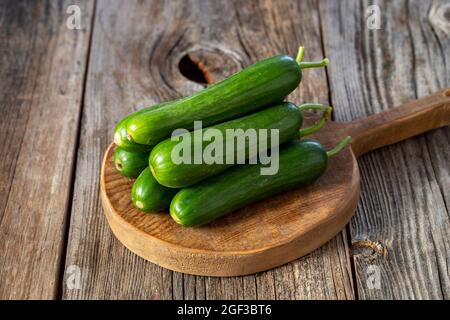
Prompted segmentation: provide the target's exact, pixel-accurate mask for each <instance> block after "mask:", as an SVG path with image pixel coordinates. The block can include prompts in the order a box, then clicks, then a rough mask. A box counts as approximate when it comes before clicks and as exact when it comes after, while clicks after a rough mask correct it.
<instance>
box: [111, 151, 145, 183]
mask: <svg viewBox="0 0 450 320" xmlns="http://www.w3.org/2000/svg"><path fill="white" fill-rule="evenodd" d="M148 156H149V153H148V152H145V153H141V152H129V151H126V150H124V149H122V148H121V147H116V150H115V151H114V164H115V166H116V169H117V170H118V171H119V173H120V174H121V175H123V176H125V177H130V178H136V177H137V176H138V175H139V174H140V173H141V172H142V170H144V169H145V168H146V167H147V166H148Z"/></svg>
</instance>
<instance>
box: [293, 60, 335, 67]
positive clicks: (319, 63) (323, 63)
mask: <svg viewBox="0 0 450 320" xmlns="http://www.w3.org/2000/svg"><path fill="white" fill-rule="evenodd" d="M329 63H330V60H328V58H325V59H322V60H319V61H308V62H307V61H305V62H300V63H299V64H298V65H299V66H300V69H307V68H321V67H325V66H327V65H328V64H329Z"/></svg>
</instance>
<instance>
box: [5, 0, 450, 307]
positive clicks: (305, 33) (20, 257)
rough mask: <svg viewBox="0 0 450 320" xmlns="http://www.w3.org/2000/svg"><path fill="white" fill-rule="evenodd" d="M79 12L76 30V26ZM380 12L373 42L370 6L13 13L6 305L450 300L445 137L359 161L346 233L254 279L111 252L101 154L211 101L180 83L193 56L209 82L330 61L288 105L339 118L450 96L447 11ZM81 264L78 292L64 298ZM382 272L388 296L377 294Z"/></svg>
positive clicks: (151, 6) (11, 7) (20, 6)
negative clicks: (259, 66) (129, 124)
mask: <svg viewBox="0 0 450 320" xmlns="http://www.w3.org/2000/svg"><path fill="white" fill-rule="evenodd" d="M74 3H75V4H78V5H79V6H80V7H81V10H82V15H81V17H82V30H69V29H67V28H66V26H65V23H66V17H67V14H66V13H65V10H66V8H67V6H68V5H70V4H74ZM376 3H377V4H379V5H380V8H381V14H382V16H381V18H382V29H381V30H368V29H367V28H366V19H365V12H366V8H367V6H368V5H369V4H372V2H371V1H370V2H369V1H357V0H354V1H339V2H336V1H332V0H329V1H313V0H311V1H273V2H271V1H234V2H232V1H200V0H198V1H178V2H175V1H167V3H164V2H163V1H156V0H155V1H139V2H138V1H127V2H125V1H114V2H113V1H106V0H103V1H101V0H100V1H97V10H96V12H95V13H93V7H94V3H93V1H89V2H86V1H83V2H78V1H75V2H74V1H61V2H58V3H56V2H53V1H45V2H44V1H42V2H37V3H35V2H28V1H3V2H2V3H1V4H0V9H1V10H0V25H1V30H2V34H1V35H0V48H1V49H0V50H1V52H2V60H1V63H0V66H1V67H0V79H1V86H0V93H1V95H0V97H1V98H0V99H1V100H0V106H1V110H2V111H3V116H2V118H1V119H0V132H1V137H2V144H0V148H1V149H0V150H1V152H0V154H1V157H2V161H1V162H0V168H1V170H0V191H1V192H0V257H1V258H0V297H1V298H11V297H12V298H55V297H59V294H60V292H59V290H60V289H63V292H62V294H63V298H66V299H76V298H147V299H149V298H162V299H182V298H187V299H215V298H226V299H228V298H239V299H241V298H250V299H272V298H276V299H289V298H296V299H301V298H308V299H314V298H325V299H352V298H355V297H356V298H360V299H373V298H441V299H442V298H444V299H448V298H449V296H450V293H449V292H450V289H449V287H450V286H449V274H450V272H449V265H448V261H449V252H450V250H449V247H450V245H449V230H450V227H449V211H448V210H449V207H448V204H449V203H450V202H449V201H450V178H449V172H448V170H449V166H448V163H449V162H450V161H449V159H450V154H449V150H450V132H449V131H450V129H449V128H446V129H439V130H435V131H433V132H430V133H428V134H426V135H422V136H420V137H417V138H415V139H411V140H409V141H406V142H403V143H400V144H398V145H395V146H391V147H387V148H384V149H382V150H379V151H375V152H373V153H371V154H368V155H366V156H365V157H363V158H362V159H360V169H361V173H362V177H363V181H362V198H361V202H360V205H359V209H358V211H357V214H356V216H355V218H354V219H353V220H352V222H351V224H350V225H349V228H348V230H346V231H344V232H342V233H341V234H340V235H339V236H337V237H336V238H335V239H333V240H332V241H330V242H329V243H328V244H326V245H325V246H323V247H322V248H320V249H318V250H316V251H314V252H313V253H311V254H310V255H308V256H306V257H304V258H302V259H299V260H297V261H295V262H293V263H290V264H287V265H285V266H282V267H280V268H276V269H274V270H271V271H267V272H263V273H260V274H256V275H251V276H245V277H233V278H211V277H199V276H190V275H184V274H180V273H176V272H171V271H168V270H165V269H163V268H160V267H157V266H155V265H153V264H151V263H149V262H145V261H144V260H142V259H140V258H138V257H137V256H135V255H134V254H132V253H130V252H129V251H127V249H125V248H124V247H123V246H122V245H121V244H120V243H119V242H118V241H117V240H115V238H114V237H113V236H112V234H111V232H110V230H109V228H108V226H107V224H106V221H105V218H104V216H103V213H102V209H101V204H100V199H99V169H100V163H101V156H102V154H103V152H104V150H105V149H106V147H107V145H108V144H109V142H110V141H111V140H112V131H113V127H114V125H115V123H116V122H117V121H118V120H119V119H120V118H121V117H123V116H124V115H125V114H127V113H129V112H131V111H132V110H135V109H137V108H139V107H142V106H145V105H147V104H151V103H154V102H158V101H161V100H168V99H172V98H175V97H178V96H182V95H186V94H189V93H191V92H193V91H194V90H198V89H199V88H201V86H202V85H201V84H197V83H194V82H192V81H188V80H187V79H186V78H184V77H183V76H182V75H181V74H180V72H179V70H178V62H179V60H180V59H181V57H183V56H184V55H185V54H186V53H188V52H189V53H190V54H189V57H190V59H191V60H192V61H194V62H196V63H198V64H199V66H200V67H201V68H203V70H204V71H206V76H205V78H206V79H207V80H209V81H217V80H219V79H221V78H223V77H224V76H226V75H228V74H230V73H232V72H235V71H236V70H239V69H240V68H242V67H243V66H245V65H247V64H249V63H251V62H253V61H256V60H258V59H260V58H263V57H267V56H270V55H271V54H275V53H279V52H286V53H289V54H291V55H293V54H295V51H296V49H297V46H298V45H299V44H303V45H305V46H306V47H307V54H306V58H319V57H322V56H323V55H324V54H326V55H328V56H329V57H330V58H331V61H332V63H331V65H330V67H329V69H328V71H327V72H326V73H325V72H324V71H323V70H308V72H305V73H304V82H303V84H302V86H301V88H300V90H297V91H296V92H295V93H294V94H293V95H292V96H291V97H290V98H291V99H292V100H293V101H294V102H297V103H300V102H304V101H307V100H314V101H320V102H327V101H328V99H329V98H331V101H330V102H332V103H333V104H334V105H335V109H336V112H335V118H336V119H337V120H351V119H356V118H360V117H363V116H366V115H370V114H373V113H376V112H379V111H381V110H385V109H387V108H391V107H393V106H395V105H397V104H399V103H401V102H404V101H407V100H410V99H414V98H416V97H420V96H424V95H427V94H429V93H431V92H433V91H436V90H438V89H440V88H442V87H446V86H449V84H450V83H449V82H450V79H449V77H450V62H449V60H448V57H449V56H450V55H449V52H450V39H449V37H450V18H449V17H450V13H449V12H450V8H449V4H448V1H444V0H440V1H437V0H435V1H430V0H428V1H419V0H416V1H395V2H392V1H390V2H388V1H386V2H384V1H383V2H376ZM94 16H95V17H94ZM92 19H94V28H93V30H91V29H90V22H91V21H92ZM91 31H92V32H93V33H92V34H91ZM90 35H92V36H93V41H92V50H91V52H90V54H89V58H88V44H89V36H90ZM323 50H324V51H325V52H323ZM87 59H89V72H88V75H87V79H86V82H84V72H85V64H86V60H87ZM328 83H329V85H330V88H329V87H328V85H327V84H328ZM83 86H84V87H85V88H86V92H85V94H84V96H83ZM82 99H83V100H82ZM82 101H83V103H82ZM83 104H84V108H82V106H83ZM81 110H82V113H81ZM80 119H81V127H79V126H78V123H79V122H80ZM77 129H79V136H78V130H77ZM49 137H50V139H49ZM78 140H79V148H78V142H77V141H78ZM77 148H78V150H77ZM74 166H76V171H75V181H73V176H72V173H73V168H74ZM72 188H73V199H70V197H72V193H71V190H72ZM68 211H70V212H68ZM70 214H71V218H70V232H69V234H68V235H67V234H65V232H67V230H68V225H67V223H68V221H67V217H68V216H69V215H70ZM65 236H68V244H67V256H66V258H64V255H65V254H66V252H65V245H66V244H65ZM349 243H350V244H352V247H351V248H349ZM373 249H375V250H373ZM350 252H352V253H353V257H352V258H351V257H350ZM384 252H387V255H385V254H384ZM61 260H65V261H61ZM71 265H75V266H77V267H79V268H80V271H81V283H80V289H79V290H76V289H75V290H70V289H68V287H67V286H66V280H68V277H69V275H70V273H65V271H66V270H67V268H68V267H69V266H71ZM371 265H374V266H375V267H376V268H378V269H375V270H379V271H380V276H381V279H380V280H381V282H380V284H381V288H380V289H370V288H369V287H368V286H367V280H368V279H369V276H370V275H371V274H370V273H368V267H369V266H371ZM353 269H354V273H353V274H352V270H353ZM372 271H373V270H372ZM63 275H64V277H62V276H63ZM353 277H354V278H355V279H356V281H355V283H353V280H352V279H353Z"/></svg>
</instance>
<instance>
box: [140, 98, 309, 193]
mask: <svg viewBox="0 0 450 320" xmlns="http://www.w3.org/2000/svg"><path fill="white" fill-rule="evenodd" d="M302 121H303V117H302V113H301V111H300V110H299V109H298V107H297V106H296V105H294V104H292V103H290V102H285V103H281V104H279V105H276V106H273V107H270V108H267V109H264V110H262V111H259V112H256V113H253V114H250V115H247V116H244V117H242V118H238V119H235V120H231V121H228V122H225V123H222V124H219V125H216V126H212V127H209V128H214V129H218V130H220V131H221V132H222V134H223V137H224V140H223V141H224V145H227V144H226V139H225V132H226V130H227V129H238V128H239V129H243V130H244V131H245V130H247V129H256V130H258V129H278V130H279V144H282V143H284V142H286V141H288V140H291V139H292V138H294V137H297V136H298V131H299V130H300V127H301V125H302ZM205 129H207V128H205ZM269 133H270V131H269ZM189 135H190V136H191V145H192V148H191V150H192V151H191V152H192V156H193V150H194V147H193V136H194V133H193V132H190V133H189ZM178 143H180V142H178V141H172V140H171V139H170V138H169V139H166V140H164V141H162V142H160V143H159V144H157V145H156V146H155V148H154V149H153V150H152V152H151V153H150V157H149V166H150V169H151V171H152V173H153V176H154V177H155V178H156V180H157V181H158V182H159V183H160V184H162V185H163V186H166V187H170V188H183V187H187V186H189V185H192V184H195V183H197V182H199V181H201V180H203V179H206V178H207V177H210V176H213V175H215V174H217V173H219V172H221V171H223V170H225V169H227V168H229V167H231V166H232V164H226V161H225V159H226V154H225V155H224V158H223V159H224V160H223V164H205V163H203V164H193V163H192V164H175V163H173V162H172V158H171V154H172V150H173V148H174V147H175V146H176V145H177V144H178ZM210 143H211V142H209V141H206V142H203V148H202V149H203V150H204V148H205V147H206V146H207V145H208V144H210ZM267 146H268V148H270V141H268V143H267ZM234 154H235V159H236V150H235V152H234ZM246 155H248V146H247V145H246ZM247 158H248V156H247Z"/></svg>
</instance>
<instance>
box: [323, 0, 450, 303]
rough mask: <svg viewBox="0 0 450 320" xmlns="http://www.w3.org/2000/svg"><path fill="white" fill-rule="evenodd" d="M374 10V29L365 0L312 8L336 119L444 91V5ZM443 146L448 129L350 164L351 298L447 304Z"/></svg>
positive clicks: (449, 228) (390, 5)
mask: <svg viewBox="0 0 450 320" xmlns="http://www.w3.org/2000/svg"><path fill="white" fill-rule="evenodd" d="M375 3H376V4H378V5H379V7H380V9H381V22H382V24H381V27H382V29H380V30H369V29H368V28H367V27H366V19H365V13H366V9H367V7H368V6H369V5H370V4H373V1H345V2H339V3H337V2H335V1H325V2H321V3H320V12H321V21H322V28H323V30H324V46H325V51H326V53H327V54H328V55H329V56H330V59H331V61H332V63H331V66H330V68H329V76H330V77H329V79H330V89H331V96H332V102H333V103H334V104H335V107H336V109H335V110H336V112H335V114H336V118H337V119H338V120H343V121H344V120H345V121H348V120H352V119H356V118H360V117H362V116H366V115H370V114H373V113H378V112H380V111H382V110H385V109H388V108H392V107H394V106H395V105H398V104H400V103H402V102H405V101H408V100H411V99H415V98H417V97H420V96H424V95H427V94H429V93H431V92H433V91H437V90H438V89H440V88H443V87H448V86H449V84H450V73H449V61H448V56H449V54H448V53H449V52H450V51H449V50H450V41H449V40H450V39H449V35H450V20H449V18H448V17H449V12H450V6H449V5H448V2H446V1H431V0H430V1H414V2H410V1H395V2H388V1H385V2H384V1H382V2H381V1H380V2H378V1H377V2H375ZM449 138H450V130H449V128H448V127H447V128H443V129H439V130H435V131H433V132H431V133H428V134H425V135H422V136H419V137H416V138H413V139H410V140H408V141H405V142H402V143H399V144H397V145H393V146H389V147H386V148H383V149H381V150H378V151H375V152H372V153H370V154H368V155H365V156H363V157H362V158H360V159H359V164H360V169H361V176H362V196H361V201H360V205H359V208H358V211H357V214H356V216H355V217H354V219H352V221H351V223H350V235H351V241H352V243H353V246H352V248H353V254H354V256H353V258H354V263H355V269H356V280H357V291H358V295H359V298H361V299H376V298H382V299H389V298H397V299H399V298H401V299H410V298H427V299H429V298H433V299H442V298H444V299H448V298H449V295H450V279H449V274H450V273H449V266H448V261H449V260H450V250H449V247H450V242H449V241H450V240H449V239H450V237H449V236H450V223H449V211H448V194H449V181H450V179H449V172H448V169H449V167H448V163H449V162H450V148H449V146H450V145H449V141H450V139H449ZM377 274H379V276H380V282H379V284H380V287H379V288H377V282H376V281H375V282H373V281H372V280H374V279H375V278H373V277H374V276H375V277H376V276H377ZM374 285H375V286H374Z"/></svg>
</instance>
